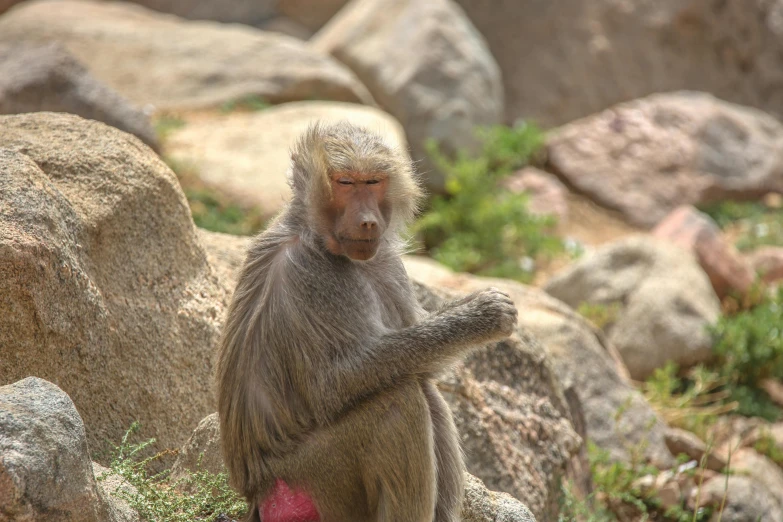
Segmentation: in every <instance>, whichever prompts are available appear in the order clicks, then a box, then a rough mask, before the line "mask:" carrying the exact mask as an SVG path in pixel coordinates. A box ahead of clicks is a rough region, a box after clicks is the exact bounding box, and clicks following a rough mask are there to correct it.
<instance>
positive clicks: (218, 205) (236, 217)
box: [165, 157, 265, 236]
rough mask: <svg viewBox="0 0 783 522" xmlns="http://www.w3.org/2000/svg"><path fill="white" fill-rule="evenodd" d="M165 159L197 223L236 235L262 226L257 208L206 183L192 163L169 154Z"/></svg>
mask: <svg viewBox="0 0 783 522" xmlns="http://www.w3.org/2000/svg"><path fill="white" fill-rule="evenodd" d="M165 160H166V163H167V164H168V165H169V167H171V170H173V171H174V173H175V174H176V175H177V178H178V179H179V182H180V185H181V186H182V190H183V191H184V192H185V197H186V198H187V199H188V204H189V205H190V213H191V215H192V216H193V222H194V223H195V224H196V226H198V227H200V228H203V229H206V230H211V231H213V232H223V233H225V234H233V235H238V236H249V235H253V234H256V233H257V232H258V231H260V230H261V229H262V228H263V227H264V224H265V219H264V216H263V213H262V212H261V209H260V208H258V207H253V206H248V205H242V204H240V203H238V202H237V201H236V200H235V199H234V198H232V197H231V196H229V195H228V194H226V193H225V192H223V191H221V190H220V189H218V188H216V187H213V186H210V185H207V184H206V183H204V182H203V181H201V179H200V178H199V177H198V174H196V169H195V168H194V167H193V166H192V165H189V164H187V163H186V162H182V161H179V160H176V159H174V158H171V157H167V158H165Z"/></svg>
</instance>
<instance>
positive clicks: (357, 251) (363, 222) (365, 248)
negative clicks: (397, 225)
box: [325, 172, 391, 261]
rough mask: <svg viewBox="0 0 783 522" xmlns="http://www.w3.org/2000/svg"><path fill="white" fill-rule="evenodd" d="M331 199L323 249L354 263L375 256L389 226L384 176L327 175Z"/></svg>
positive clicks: (366, 174)
mask: <svg viewBox="0 0 783 522" xmlns="http://www.w3.org/2000/svg"><path fill="white" fill-rule="evenodd" d="M330 183H331V185H332V197H331V200H330V201H329V202H328V203H327V208H326V212H325V214H326V216H327V221H328V223H327V228H328V230H329V232H328V233H327V237H326V246H327V248H328V249H329V251H330V252H331V253H332V254H335V255H343V256H346V257H348V258H350V259H353V260H355V261H367V260H369V259H372V257H373V256H375V253H376V252H377V251H378V247H379V246H380V243H381V238H382V237H383V234H384V232H386V227H387V226H388V223H389V215H390V213H391V208H390V206H389V204H388V202H387V200H386V192H387V188H388V183H389V180H388V176H387V175H386V174H384V173H377V172H373V173H361V172H335V173H333V174H332V175H331V176H330Z"/></svg>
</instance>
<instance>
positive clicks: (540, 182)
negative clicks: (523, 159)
mask: <svg viewBox="0 0 783 522" xmlns="http://www.w3.org/2000/svg"><path fill="white" fill-rule="evenodd" d="M506 187H508V189H509V190H511V191H512V192H527V193H528V196H529V197H530V200H529V202H528V210H530V212H532V213H534V214H538V215H550V216H555V217H556V218H557V220H558V222H560V223H563V222H564V221H566V219H568V201H567V199H566V198H567V197H568V189H566V187H565V185H563V184H562V183H561V182H560V180H559V179H557V177H555V176H553V175H552V174H549V173H548V172H544V171H543V170H539V169H537V168H535V167H526V168H524V169H522V170H520V171H518V172H515V173H514V174H513V175H512V176H511V177H509V178H508V180H506Z"/></svg>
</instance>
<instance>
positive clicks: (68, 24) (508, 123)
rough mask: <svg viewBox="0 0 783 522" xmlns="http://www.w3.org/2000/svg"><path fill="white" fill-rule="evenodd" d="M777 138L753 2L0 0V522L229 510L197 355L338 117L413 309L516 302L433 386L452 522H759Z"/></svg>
mask: <svg viewBox="0 0 783 522" xmlns="http://www.w3.org/2000/svg"><path fill="white" fill-rule="evenodd" d="M781 118H783V1H782V0H678V1H671V0H659V1H657V2H653V1H649V0H589V1H588V0H562V1H558V2H546V1H541V0H515V1H511V0H499V1H496V2H480V1H477V0H456V1H453V0H427V1H418V0H350V1H347V0H255V1H251V0H225V1H221V2H209V1H205V0H139V1H136V2H114V1H106V0H95V1H87V0H28V1H21V2H20V1H14V0H10V1H9V0H0V521H5V520H19V521H27V520H58V521H59V520H73V521H77V520H78V521H87V520H90V521H92V520H96V521H97V520H117V521H132V520H175V521H178V520H183V521H184V520H188V521H191V520H210V521H213V520H220V521H225V520H230V519H231V518H236V517H240V516H241V514H242V510H243V509H244V505H243V504H242V503H241V502H239V500H238V499H237V498H236V496H235V494H233V493H232V492H231V490H230V488H228V486H227V484H226V481H225V476H224V475H223V474H222V473H223V471H224V470H223V467H222V463H221V460H220V457H219V452H218V445H219V432H218V431H217V425H216V423H215V416H214V414H213V412H214V409H215V404H214V398H213V395H212V388H211V380H212V371H213V364H214V350H215V346H216V343H217V339H218V337H219V334H220V329H221V326H222V323H223V320H224V315H225V312H226V309H227V305H228V303H229V301H230V297H231V294H232V292H233V289H234V284H235V279H236V276H237V271H238V269H239V267H240V266H241V264H242V262H243V260H244V253H245V250H246V248H247V245H248V241H249V237H250V236H251V235H253V234H255V233H257V232H259V231H261V230H263V228H264V226H265V224H266V223H267V222H268V220H269V219H270V218H272V217H273V216H274V215H275V214H276V213H277V212H278V211H279V210H280V209H281V208H282V206H283V205H284V203H285V201H286V199H287V198H288V197H289V195H290V193H289V188H288V185H287V181H286V170H287V167H288V162H289V156H288V154H289V153H288V148H289V147H290V146H291V144H292V142H293V140H294V139H295V137H296V136H297V135H298V134H299V133H300V132H301V131H302V130H303V129H305V128H306V127H307V125H308V124H309V123H310V122H312V121H315V120H326V121H337V120H342V119H347V120H350V121H353V122H355V123H357V124H360V125H363V126H365V127H367V128H369V129H371V130H374V131H377V132H379V133H381V134H382V135H384V136H385V137H386V138H387V139H388V140H389V142H390V143H391V144H393V145H394V146H396V147H399V148H402V149H404V150H406V151H408V153H409V154H410V155H411V157H412V159H413V160H414V161H415V162H416V165H417V168H418V170H419V171H420V173H421V175H422V179H423V181H424V183H425V184H426V186H427V188H428V190H429V193H430V197H429V200H428V202H427V204H426V206H425V208H424V209H423V211H422V213H421V215H420V216H419V219H418V221H417V222H416V224H415V225H414V227H413V229H412V230H411V235H412V238H413V240H414V242H415V244H416V245H417V248H418V251H417V253H416V255H411V256H408V257H407V258H406V260H405V263H406V268H407V270H408V273H409V275H410V277H411V279H412V280H413V281H414V284H415V286H416V289H417V292H418V297H419V299H420V300H421V301H422V303H423V304H424V306H425V307H428V308H432V307H436V306H437V304H438V303H439V302H440V301H441V300H443V299H447V298H451V297H454V296H458V295H460V294H464V293H467V292H470V291H473V290H476V289H478V288H482V287H486V286H489V285H492V286H497V287H499V288H501V289H504V290H505V291H507V292H508V293H509V294H510V295H511V296H512V298H513V299H514V301H515V302H516V304H517V306H518V308H519V310H520V320H519V330H518V332H517V333H516V334H515V335H514V336H512V338H511V339H509V340H508V341H505V342H502V343H498V344H496V345H493V346H488V347H485V348H483V349H482V350H479V351H477V352H475V353H474V354H473V355H471V356H470V357H469V358H468V359H467V360H466V361H465V362H464V363H463V364H461V365H460V366H458V367H457V368H455V369H453V371H451V372H449V373H448V374H445V375H442V376H441V377H440V379H439V384H438V385H439V387H440V388H441V391H442V392H443V394H444V396H445V397H446V398H447V401H448V402H449V405H450V406H451V407H452V410H453V412H454V415H455V419H456V422H457V425H458V429H459V431H460V434H461V436H462V438H463V446H464V448H465V452H466V459H467V463H468V470H469V472H470V473H471V474H472V475H473V477H472V478H471V479H470V482H469V488H468V491H467V494H466V502H465V506H464V510H463V518H464V520H466V521H482V522H483V521H486V522H489V521H501V520H502V521H529V520H533V519H535V520H538V521H543V522H547V521H552V522H554V521H557V522H565V521H590V522H616V521H619V522H626V521H661V522H686V521H687V522H692V521H701V522H706V521H712V522H716V521H719V520H722V521H732V522H734V521H736V522H741V521H749V522H750V521H754V522H755V521H759V520H761V521H765V522H766V521H769V522H778V521H781V520H783V289H781V287H782V286H783V285H781V281H783V125H782V124H781ZM194 430H195V431H194ZM153 438H154V441H152V440H151V439H153ZM63 484H66V485H67V486H63Z"/></svg>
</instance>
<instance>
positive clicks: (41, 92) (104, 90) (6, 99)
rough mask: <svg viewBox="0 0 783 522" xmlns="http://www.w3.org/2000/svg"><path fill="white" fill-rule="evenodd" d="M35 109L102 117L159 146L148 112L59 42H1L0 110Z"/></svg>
mask: <svg viewBox="0 0 783 522" xmlns="http://www.w3.org/2000/svg"><path fill="white" fill-rule="evenodd" d="M38 111H51V112H70V113H72V114H78V115H79V116H81V117H83V118H88V119H91V120H98V121H102V122H103V123H106V124H108V125H111V126H112V127H117V128H118V129H120V130H123V131H125V132H130V133H131V134H135V135H136V136H137V137H138V138H139V139H141V140H142V141H143V142H145V143H146V144H147V145H149V146H150V147H152V148H154V149H157V148H158V139H157V137H156V136H155V131H154V130H153V128H152V124H151V123H150V118H149V115H147V114H145V113H144V111H142V110H141V108H139V107H135V106H134V105H133V104H131V103H130V102H129V101H128V100H126V99H125V98H123V97H122V96H120V95H119V94H117V93H116V92H115V91H113V90H112V89H110V88H109V87H107V86H105V85H103V84H102V83H101V82H100V81H98V80H97V79H96V78H94V77H93V76H92V75H91V74H90V73H89V72H88V71H87V70H86V69H85V68H84V66H83V65H82V64H80V63H79V62H78V61H77V60H76V59H75V58H74V57H73V56H71V54H70V53H69V52H68V51H66V50H65V49H64V48H63V47H62V46H60V45H58V44H56V43H49V44H25V43H20V44H0V114H22V113H25V112H38Z"/></svg>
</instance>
